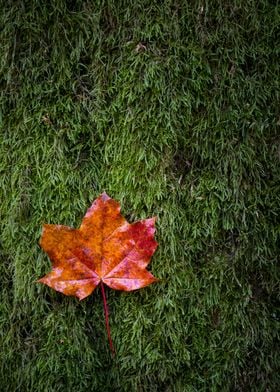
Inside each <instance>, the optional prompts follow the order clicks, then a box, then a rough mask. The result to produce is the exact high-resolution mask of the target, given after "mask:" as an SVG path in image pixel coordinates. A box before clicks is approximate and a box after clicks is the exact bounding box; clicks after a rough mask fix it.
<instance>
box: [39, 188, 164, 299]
mask: <svg viewBox="0 0 280 392" xmlns="http://www.w3.org/2000/svg"><path fill="white" fill-rule="evenodd" d="M154 233H155V218H151V219H146V220H143V221H139V222H136V223H134V224H129V223H128V222H127V221H126V220H125V219H124V218H123V217H122V216H121V214H120V204H119V203H118V202H117V201H115V200H113V199H111V198H110V197H109V196H108V195H107V194H106V193H103V194H102V195H100V196H99V197H98V198H97V199H96V200H95V201H94V202H93V204H92V206H91V207H90V208H89V209H88V211H87V213H86V215H85V217H84V219H83V221H82V224H81V226H80V228H79V229H72V228H70V227H67V226H62V225H44V228H43V233H42V237H41V241H40V245H41V246H42V248H43V249H44V250H45V251H46V252H47V253H48V255H49V257H50V259H51V261H52V263H53V268H52V271H51V272H50V273H49V274H47V275H46V276H44V277H43V278H42V279H40V280H39V282H41V283H44V284H46V285H48V286H50V287H52V288H53V289H55V290H57V291H60V292H62V293H64V294H66V295H74V296H76V297H78V298H79V299H83V298H85V297H87V296H88V295H90V294H91V293H92V291H93V290H94V289H95V287H96V286H97V285H98V284H99V283H100V281H103V282H104V283H105V284H107V285H108V286H109V287H111V288H114V289H117V290H124V291H131V290H136V289H139V288H141V287H144V286H147V285H149V284H151V283H153V282H155V281H156V279H155V278H154V276H153V275H152V274H151V273H150V272H148V271H147V270H146V267H147V265H148V263H149V261H150V258H151V256H152V255H153V253H154V252H155V250H156V248H157V245H158V244H157V242H156V241H155V239H154Z"/></svg>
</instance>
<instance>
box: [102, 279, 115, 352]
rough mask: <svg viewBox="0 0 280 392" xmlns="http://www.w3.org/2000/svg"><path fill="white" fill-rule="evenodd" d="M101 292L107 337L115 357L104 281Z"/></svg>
mask: <svg viewBox="0 0 280 392" xmlns="http://www.w3.org/2000/svg"><path fill="white" fill-rule="evenodd" d="M101 292H102V298H103V307H104V315H105V323H106V329H107V336H108V340H109V345H110V349H111V352H112V354H113V355H115V353H116V352H115V348H114V345H113V341H112V338H111V333H110V324H109V310H108V306H107V301H106V295H105V288H104V283H103V282H102V280H101Z"/></svg>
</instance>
